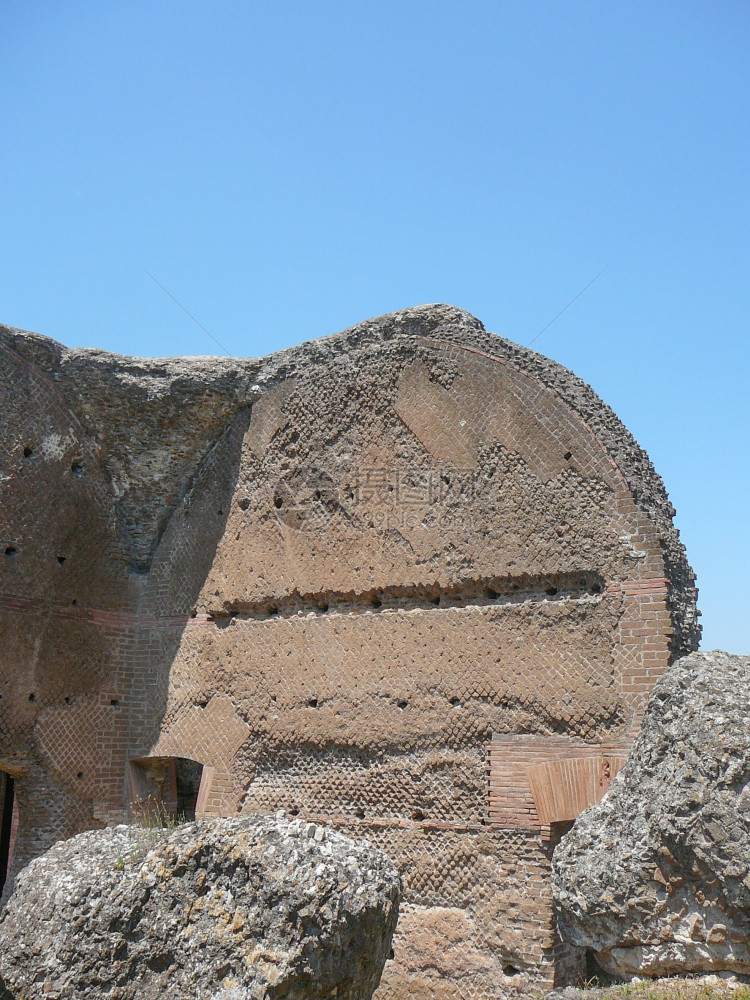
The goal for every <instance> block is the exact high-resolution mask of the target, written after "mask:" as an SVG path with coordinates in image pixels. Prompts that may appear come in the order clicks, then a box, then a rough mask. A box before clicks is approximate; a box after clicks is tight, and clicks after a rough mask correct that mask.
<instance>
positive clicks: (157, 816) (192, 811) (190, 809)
mask: <svg viewBox="0 0 750 1000" xmlns="http://www.w3.org/2000/svg"><path fill="white" fill-rule="evenodd" d="M203 776H204V775H203V765H202V764H200V763H198V761H196V760H191V759H190V758H188V757H142V758H140V759H139V760H134V761H131V800H130V808H131V812H132V814H133V816H134V818H136V819H137V820H140V821H142V822H145V823H147V824H150V825H157V826H167V825H171V824H172V823H192V822H193V820H195V818H196V813H198V812H201V811H202V810H201V808H199V805H198V802H199V797H200V793H201V784H202V782H203ZM205 791H207V789H206V790H205ZM204 798H205V795H204Z"/></svg>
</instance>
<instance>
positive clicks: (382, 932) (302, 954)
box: [0, 814, 401, 1000]
mask: <svg viewBox="0 0 750 1000" xmlns="http://www.w3.org/2000/svg"><path fill="white" fill-rule="evenodd" d="M400 892H401V886H400V881H399V876H398V873H397V872H396V869H395V868H394V867H393V865H392V864H391V862H390V861H389V860H388V859H387V858H386V857H385V855H383V854H382V853H380V852H379V851H376V850H375V849H374V848H372V847H371V846H370V845H369V844H368V843H367V842H366V841H365V842H355V841H353V840H350V839H349V838H347V837H344V836H342V835H341V834H338V833H335V832H333V831H331V830H328V829H325V828H324V827H321V826H316V825H314V824H311V823H306V824H303V823H300V822H298V821H292V822H289V821H287V819H286V818H284V817H283V814H280V815H279V816H277V817H261V816H253V817H249V818H242V819H231V820H214V821H211V822H207V823H191V824H189V825H186V826H182V827H178V828H177V829H176V830H174V831H173V832H167V833H166V834H162V833H161V832H156V831H149V830H143V829H139V828H137V827H127V826H118V827H115V828H112V829H107V830H97V831H92V832H89V833H82V834H80V835H79V836H77V837H74V838H72V839H71V840H68V841H62V842H60V843H58V844H56V845H55V846H54V847H53V848H52V849H51V850H49V851H48V852H47V853H46V854H45V855H43V856H42V857H40V858H38V859H37V860H35V861H32V862H31V864H29V865H28V866H27V867H26V868H25V869H24V870H23V872H22V873H21V874H20V875H19V876H18V879H17V882H16V887H15V890H14V892H13V895H12V896H11V898H10V900H9V901H8V903H7V906H6V908H5V910H4V911H3V913H2V915H0V977H1V978H0V996H4V997H6V998H8V997H10V998H18V1000H26V998H36V997H44V998H46V1000H57V998H63V997H66V998H67V997H71V998H73V997H75V998H76V1000H94V998H96V1000H100V998H101V997H104V996H106V997H107V998H108V1000H135V998H138V1000H157V998H159V1000H164V998H167V1000H168V998H173V1000H177V998H179V1000H266V998H268V1000H276V998H282V997H283V998H284V1000H303V998H304V1000H314V998H323V997H326V998H329V997H336V1000H370V997H371V996H372V994H373V992H374V990H375V989H376V987H377V985H378V983H379V981H380V975H381V972H382V969H383V965H384V963H385V961H386V959H387V957H388V953H389V950H390V945H391V937H392V934H393V931H394V929H395V926H396V920H397V916H398V904H399V898H400ZM3 986H4V988H5V991H6V992H5V993H4V994H3V992H2V990H3Z"/></svg>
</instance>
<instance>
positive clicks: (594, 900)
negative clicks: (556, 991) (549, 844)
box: [553, 651, 750, 976]
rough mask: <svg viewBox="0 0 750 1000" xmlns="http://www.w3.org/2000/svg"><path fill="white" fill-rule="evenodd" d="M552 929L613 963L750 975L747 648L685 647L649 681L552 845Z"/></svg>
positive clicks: (628, 970) (637, 970)
mask: <svg viewBox="0 0 750 1000" xmlns="http://www.w3.org/2000/svg"><path fill="white" fill-rule="evenodd" d="M553 891H554V893H555V897H556V901H557V906H558V909H559V921H560V926H561V929H562V931H563V934H564V936H565V937H566V938H567V939H568V940H569V941H570V942H572V943H573V944H576V945H579V946H583V947H586V948H592V949H594V950H595V951H596V953H597V959H598V961H599V963H600V965H602V966H603V968H604V969H605V970H607V971H608V972H611V973H614V974H616V975H622V976H631V975H649V976H664V975H673V974H675V975H680V974H685V973H688V972H721V971H727V972H735V973H740V974H743V975H750V657H748V656H731V655H729V654H728V653H723V652H719V651H714V652H712V653H693V654H692V656H688V657H685V658H683V659H681V660H679V661H678V662H677V663H676V664H675V665H674V666H673V667H672V668H671V669H670V670H669V671H668V672H667V673H666V674H665V675H664V677H663V678H662V679H661V681H660V682H659V683H658V685H657V686H656V688H655V689H654V692H653V695H652V697H651V701H650V703H649V707H648V710H647V712H646V716H645V718H644V721H643V726H642V729H641V733H640V735H639V737H638V740H637V742H636V744H635V746H634V747H633V750H632V752H631V754H630V758H629V760H628V762H627V764H626V765H625V768H624V769H623V770H622V771H621V773H620V775H619V776H618V778H617V779H616V780H615V781H614V783H613V784H612V786H611V788H610V790H609V793H608V794H607V795H606V796H605V797H604V799H602V801H601V802H600V803H599V804H598V805H596V806H594V807H592V808H591V809H589V810H587V811H586V812H585V813H583V814H582V815H581V816H580V817H579V818H578V820H577V821H576V824H575V826H574V827H573V830H572V831H571V832H570V833H569V834H568V835H567V836H566V837H565V838H564V839H563V841H562V843H561V844H560V846H559V847H558V848H557V850H556V852H555V855H554V858H553Z"/></svg>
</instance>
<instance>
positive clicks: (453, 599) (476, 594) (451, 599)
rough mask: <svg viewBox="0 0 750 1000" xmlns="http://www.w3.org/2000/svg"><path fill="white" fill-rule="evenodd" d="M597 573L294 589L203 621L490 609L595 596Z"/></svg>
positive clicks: (229, 607)
mask: <svg viewBox="0 0 750 1000" xmlns="http://www.w3.org/2000/svg"><path fill="white" fill-rule="evenodd" d="M604 586H605V585H604V580H603V579H602V577H601V575H600V574H599V573H595V572H592V571H590V570H580V571H577V572H570V573H549V574H544V575H542V576H530V575H527V574H524V575H522V576H517V577H513V576H504V577H490V578H486V579H478V580H468V581H465V582H464V583H462V584H459V585H457V586H454V587H440V586H439V585H438V584H432V585H429V584H414V585H407V586H393V587H382V588H374V589H372V590H367V591H363V592H360V593H357V592H355V591H320V592H319V593H315V594H301V593H300V592H299V591H297V590H294V591H292V592H291V593H289V594H284V595H281V596H279V597H266V598H261V599H259V600H257V601H233V602H225V604H224V605H222V607H221V608H210V609H209V611H208V615H209V620H212V621H214V622H215V624H216V625H217V626H218V627H219V628H225V627H226V626H228V625H230V624H231V623H232V621H234V620H238V621H272V620H274V619H277V618H295V617H297V616H305V617H309V616H314V617H322V616H325V615H362V614H384V613H388V612H394V611H417V610H419V611H438V610H442V611H445V610H447V609H451V608H470V607H477V608H486V607H489V608H492V607H499V606H503V605H508V604H524V603H527V602H532V603H540V602H549V601H556V602H561V601H584V600H585V601H591V600H598V599H599V597H600V596H601V594H602V593H603V591H604Z"/></svg>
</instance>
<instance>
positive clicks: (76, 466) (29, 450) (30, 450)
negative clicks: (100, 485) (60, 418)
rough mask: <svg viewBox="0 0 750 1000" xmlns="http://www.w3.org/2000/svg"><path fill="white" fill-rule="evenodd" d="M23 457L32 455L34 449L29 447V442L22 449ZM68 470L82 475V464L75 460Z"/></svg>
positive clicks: (75, 474) (31, 456) (76, 474)
mask: <svg viewBox="0 0 750 1000" xmlns="http://www.w3.org/2000/svg"><path fill="white" fill-rule="evenodd" d="M23 457H24V458H33V457H34V449H33V448H32V447H31V445H30V444H27V445H26V447H25V448H24V449H23ZM70 471H71V472H72V473H73V475H74V476H82V475H83V466H82V465H81V463H80V462H79V461H77V460H76V461H75V462H72V463H71V466H70Z"/></svg>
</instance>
